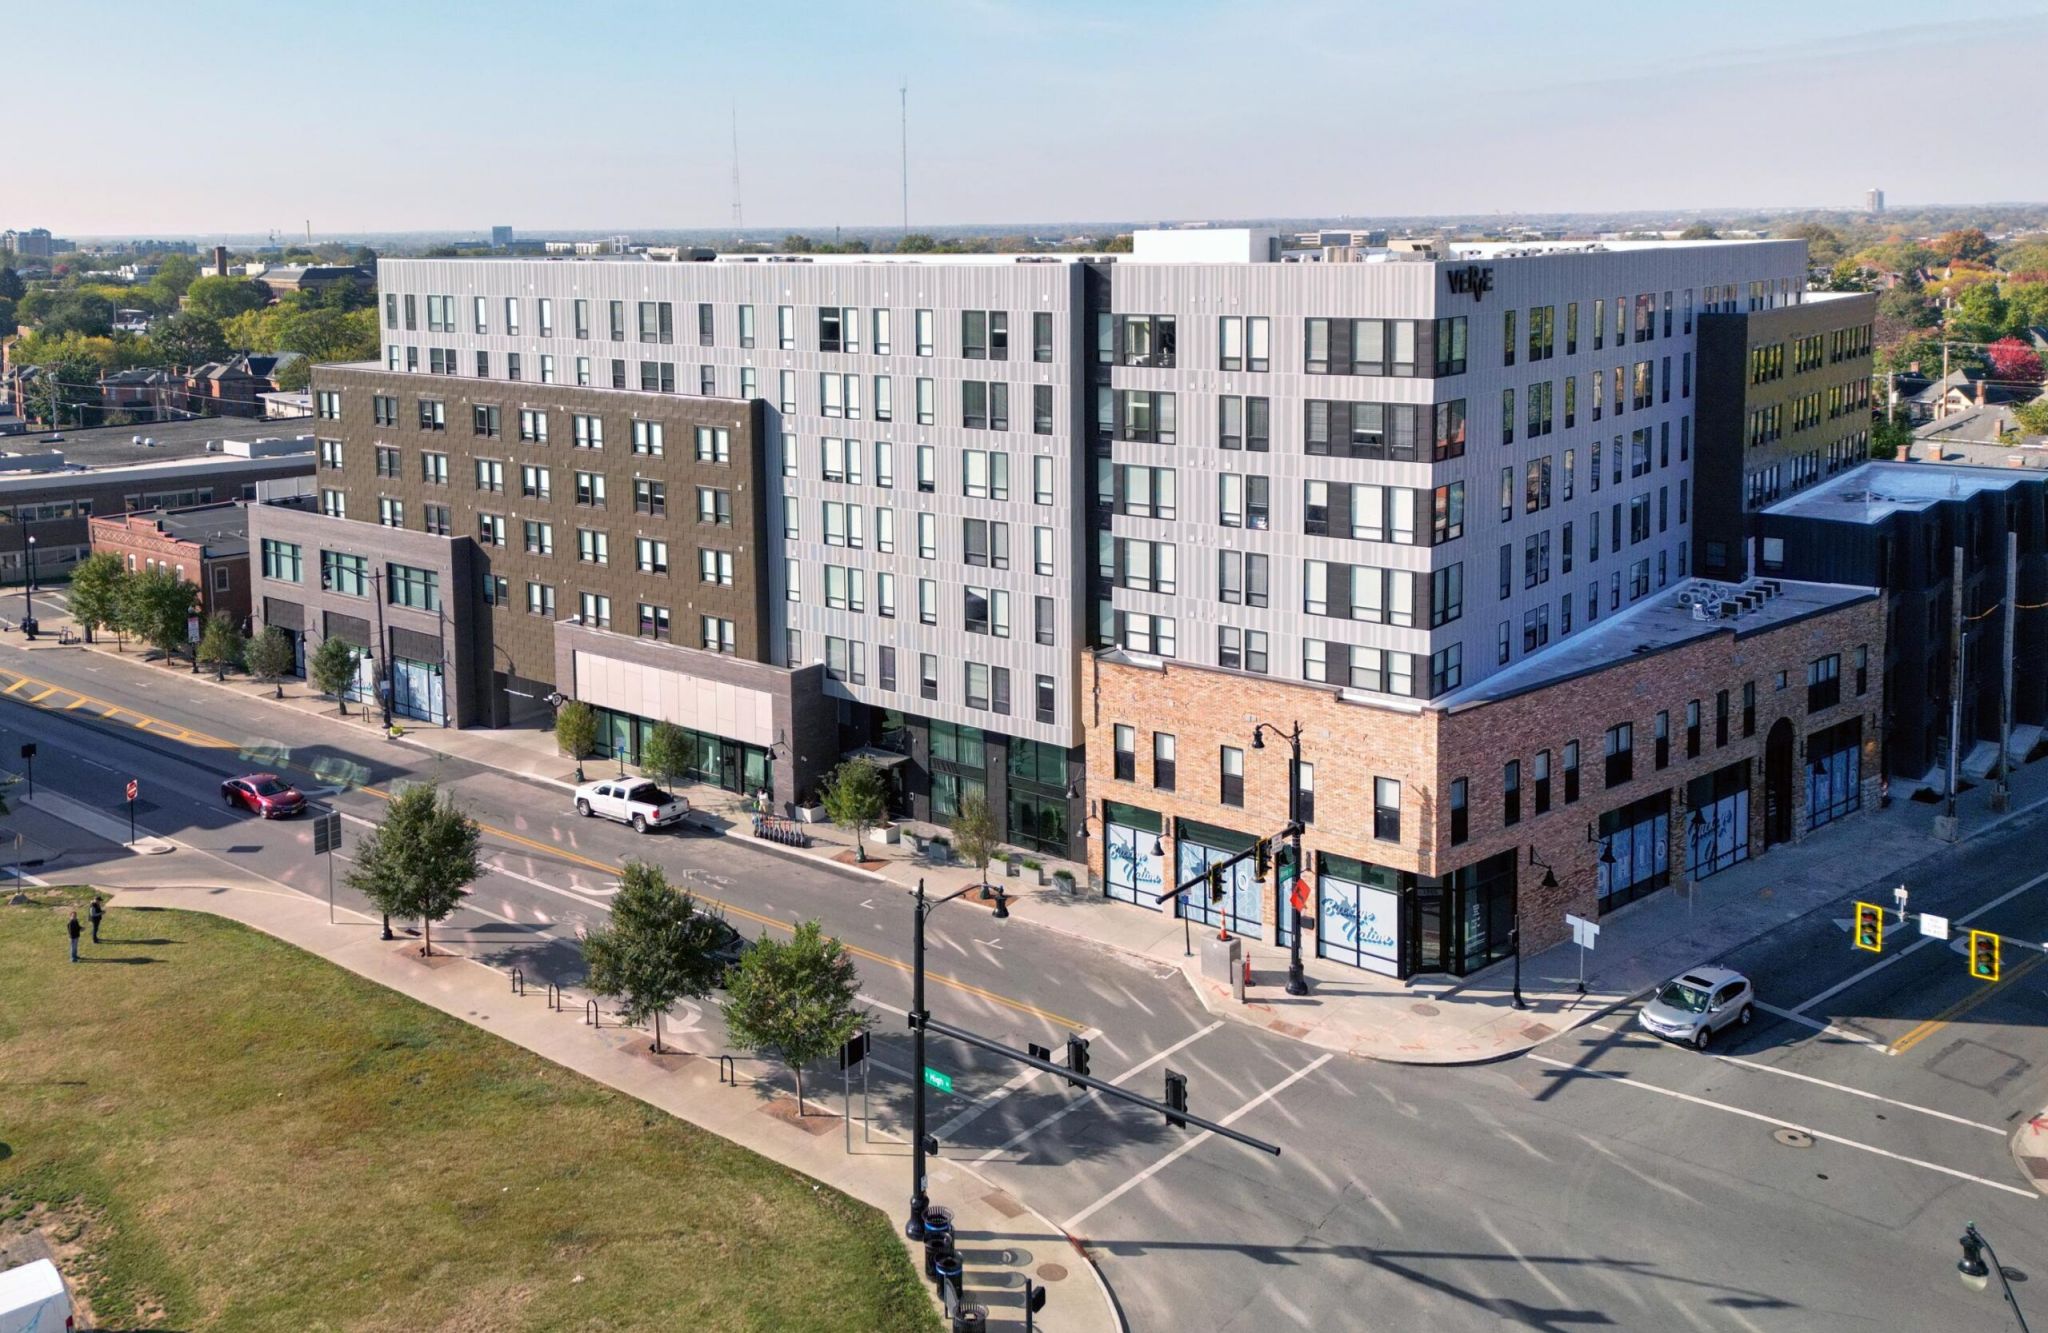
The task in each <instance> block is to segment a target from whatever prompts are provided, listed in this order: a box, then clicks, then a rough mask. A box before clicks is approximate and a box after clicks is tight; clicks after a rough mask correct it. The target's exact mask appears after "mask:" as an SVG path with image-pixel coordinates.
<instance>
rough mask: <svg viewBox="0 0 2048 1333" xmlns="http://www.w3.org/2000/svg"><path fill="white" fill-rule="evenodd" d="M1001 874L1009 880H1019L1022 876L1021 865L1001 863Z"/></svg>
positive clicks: (1022, 869) (1015, 862) (1010, 862)
mask: <svg viewBox="0 0 2048 1333" xmlns="http://www.w3.org/2000/svg"><path fill="white" fill-rule="evenodd" d="M1003 874H1004V876H1005V877H1007V878H1009V879H1018V878H1021V877H1022V876H1023V874H1024V866H1023V863H1022V862H1019V861H1005V862H1003Z"/></svg>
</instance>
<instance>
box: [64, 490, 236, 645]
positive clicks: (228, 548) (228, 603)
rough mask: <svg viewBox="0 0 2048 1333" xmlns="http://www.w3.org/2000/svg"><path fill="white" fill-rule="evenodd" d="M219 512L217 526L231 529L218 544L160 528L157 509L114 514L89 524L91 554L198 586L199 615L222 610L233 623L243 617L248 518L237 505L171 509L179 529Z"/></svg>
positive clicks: (130, 567) (161, 515) (161, 525)
mask: <svg viewBox="0 0 2048 1333" xmlns="http://www.w3.org/2000/svg"><path fill="white" fill-rule="evenodd" d="M214 513H219V514H220V515H222V526H223V527H224V528H233V529H234V530H235V532H234V536H233V539H232V540H231V541H228V542H224V543H220V544H208V543H206V542H204V541H195V540H189V539H186V538H183V537H180V536H178V535H176V534H173V533H171V532H166V531H165V530H164V526H163V523H162V521H161V520H162V519H163V518H164V517H165V515H164V514H163V512H162V511H152V512H145V513H137V514H120V515H115V516H113V517H111V518H95V519H92V520H91V522H90V525H89V527H90V532H91V541H92V549H93V552H94V554H98V553H99V552H101V551H107V552H111V553H112V554H114V555H117V556H119V557H120V558H121V563H122V564H123V565H125V566H127V567H128V568H129V569H148V568H151V567H161V568H168V569H170V570H172V571H173V572H174V573H176V574H177V575H178V577H180V578H182V579H184V580H185V581H186V582H188V583H196V584H198V585H199V614H200V615H201V616H202V617H211V616H213V615H214V614H215V613H216V612H222V613H225V614H226V615H227V616H228V617H229V618H231V619H232V620H233V621H234V622H235V624H236V625H237V626H243V625H245V624H246V623H247V621H248V619H249V544H248V537H247V531H248V518H247V516H246V514H244V513H243V512H241V508H240V506H239V505H234V504H228V505H217V506H211V507H209V508H204V509H187V510H180V511H176V520H177V522H178V523H179V524H180V525H181V526H183V527H185V528H188V529H189V528H191V527H192V526H194V525H199V526H201V527H203V526H204V525H205V523H206V520H207V518H208V516H209V515H210V514H214Z"/></svg>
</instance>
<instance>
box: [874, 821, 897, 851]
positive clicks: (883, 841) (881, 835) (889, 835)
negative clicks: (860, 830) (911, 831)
mask: <svg viewBox="0 0 2048 1333" xmlns="http://www.w3.org/2000/svg"><path fill="white" fill-rule="evenodd" d="M868 841H869V842H872V843H875V844H877V845H878V846H882V847H894V846H895V845H896V844H897V843H899V842H901V841H903V829H902V827H901V826H899V825H896V824H884V825H882V827H880V828H872V829H869V830H868Z"/></svg>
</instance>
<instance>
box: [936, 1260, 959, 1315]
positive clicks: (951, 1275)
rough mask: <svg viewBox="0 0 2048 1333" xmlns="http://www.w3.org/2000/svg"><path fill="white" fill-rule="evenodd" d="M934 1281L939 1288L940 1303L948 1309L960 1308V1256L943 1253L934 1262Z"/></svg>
mask: <svg viewBox="0 0 2048 1333" xmlns="http://www.w3.org/2000/svg"><path fill="white" fill-rule="evenodd" d="M932 1281H933V1282H934V1283H935V1284H936V1285H937V1287H938V1290H939V1304H940V1305H942V1306H944V1307H945V1308H946V1309H947V1310H957V1309H959V1308H960V1256H959V1255H957V1254H942V1255H940V1256H939V1257H938V1259H937V1260H936V1261H935V1262H934V1263H933V1264H932Z"/></svg>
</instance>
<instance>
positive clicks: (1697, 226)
mask: <svg viewBox="0 0 2048 1333" xmlns="http://www.w3.org/2000/svg"><path fill="white" fill-rule="evenodd" d="M1678 239H1679V240H1681V241H1718V240H1720V239H1721V233H1720V232H1718V231H1715V230H1714V229H1713V228H1712V227H1711V226H1709V225H1708V224H1706V223H1704V222H1695V223H1693V224H1692V225H1691V226H1690V227H1687V228H1686V229H1685V230H1684V231H1682V232H1680V233H1678Z"/></svg>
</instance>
